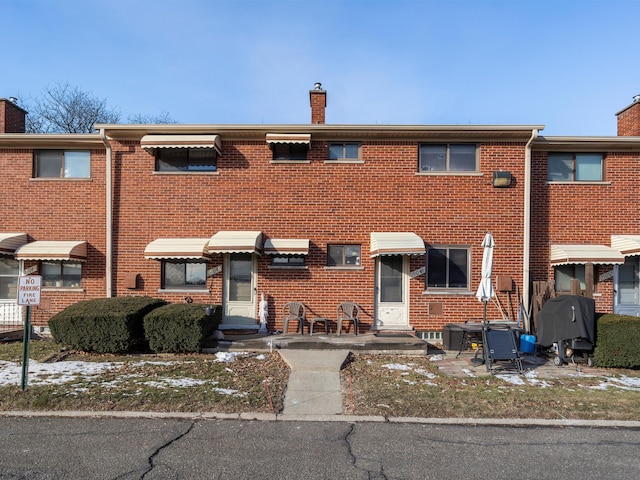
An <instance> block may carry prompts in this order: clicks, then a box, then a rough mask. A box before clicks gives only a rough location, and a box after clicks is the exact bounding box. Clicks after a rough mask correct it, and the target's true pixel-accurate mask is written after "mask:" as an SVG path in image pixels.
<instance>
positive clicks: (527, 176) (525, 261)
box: [522, 128, 538, 332]
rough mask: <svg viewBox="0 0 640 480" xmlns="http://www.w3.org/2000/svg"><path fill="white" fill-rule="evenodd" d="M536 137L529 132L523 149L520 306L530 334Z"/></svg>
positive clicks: (535, 132) (535, 131) (532, 131)
mask: <svg viewBox="0 0 640 480" xmlns="http://www.w3.org/2000/svg"><path fill="white" fill-rule="evenodd" d="M537 137H538V129H537V128H534V129H532V130H531V138H530V139H529V141H528V142H527V144H526V145H525V147H524V245H523V247H522V306H523V309H524V315H523V317H524V318H523V320H524V328H525V331H526V332H531V316H530V315H531V268H530V265H529V264H530V262H531V260H530V257H531V145H532V144H533V142H534V140H535V139H536V138H537Z"/></svg>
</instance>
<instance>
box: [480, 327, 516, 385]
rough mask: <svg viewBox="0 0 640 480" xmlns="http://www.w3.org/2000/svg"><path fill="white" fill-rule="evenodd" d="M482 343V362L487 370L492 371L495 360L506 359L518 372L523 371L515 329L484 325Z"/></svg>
mask: <svg viewBox="0 0 640 480" xmlns="http://www.w3.org/2000/svg"><path fill="white" fill-rule="evenodd" d="M482 343H483V350H484V352H483V354H484V362H485V365H486V367H487V371H488V372H492V373H493V368H494V363H495V362H496V361H508V362H510V364H511V365H513V366H514V368H516V369H517V370H518V373H522V372H523V368H522V359H521V358H520V353H519V352H518V345H517V342H516V332H515V330H512V329H511V328H509V327H506V328H504V327H502V328H494V327H491V326H488V325H485V326H484V327H483V328H482Z"/></svg>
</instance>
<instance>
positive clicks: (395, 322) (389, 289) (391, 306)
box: [376, 255, 409, 330]
mask: <svg viewBox="0 0 640 480" xmlns="http://www.w3.org/2000/svg"><path fill="white" fill-rule="evenodd" d="M408 287H409V257H408V256H406V255H402V256H400V255H385V256H381V257H378V258H377V260H376V329H378V330H385V329H386V330H407V329H408V328H409V301H408V290H409V288H408Z"/></svg>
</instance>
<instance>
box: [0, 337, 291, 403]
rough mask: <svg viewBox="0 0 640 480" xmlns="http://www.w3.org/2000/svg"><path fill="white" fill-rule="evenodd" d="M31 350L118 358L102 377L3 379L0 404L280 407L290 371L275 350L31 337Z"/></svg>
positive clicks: (50, 355) (12, 356) (4, 355)
mask: <svg viewBox="0 0 640 480" xmlns="http://www.w3.org/2000/svg"><path fill="white" fill-rule="evenodd" d="M18 346H19V348H18ZM34 347H35V348H34ZM21 349H22V343H13V344H3V345H1V346H0V360H4V361H11V362H18V361H21V358H22V350H21ZM30 358H31V359H34V360H37V361H40V362H43V361H45V359H50V360H52V361H57V360H64V361H75V360H80V361H85V362H103V363H112V364H113V365H112V367H111V368H109V370H108V371H105V372H103V373H101V374H100V375H99V376H98V377H87V376H84V375H77V376H76V377H74V378H73V379H71V380H69V381H64V382H61V381H56V379H55V378H52V379H51V381H50V382H47V383H46V384H39V383H36V382H32V381H31V380H30V381H29V386H28V389H27V390H26V391H24V392H23V391H21V390H20V386H19V385H9V386H4V387H0V410H5V411H6V410H92V411H109V410H132V411H159V412H164V411H176V412H218V413H238V412H278V411H280V410H282V405H283V398H284V392H285V389H286V382H287V379H288V376H289V367H288V366H287V365H286V363H285V362H284V361H283V360H282V359H281V357H280V355H278V354H277V353H273V354H261V355H258V354H247V355H240V356H237V357H236V358H235V361H233V362H228V363H227V362H219V361H216V357H215V355H207V354H198V355H195V354H194V355H125V356H122V355H100V354H85V353H76V352H64V351H61V350H60V347H59V346H57V345H56V344H55V343H53V342H32V348H31V355H30ZM30 366H31V363H30Z"/></svg>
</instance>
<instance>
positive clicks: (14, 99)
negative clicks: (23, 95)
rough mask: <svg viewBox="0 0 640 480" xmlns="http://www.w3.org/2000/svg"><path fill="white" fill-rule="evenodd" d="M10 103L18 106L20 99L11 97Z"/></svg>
mask: <svg viewBox="0 0 640 480" xmlns="http://www.w3.org/2000/svg"><path fill="white" fill-rule="evenodd" d="M9 101H10V102H11V103H15V104H16V105H17V104H18V99H17V98H16V97H9Z"/></svg>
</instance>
